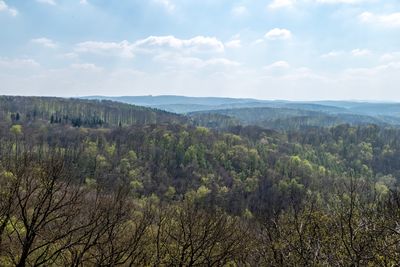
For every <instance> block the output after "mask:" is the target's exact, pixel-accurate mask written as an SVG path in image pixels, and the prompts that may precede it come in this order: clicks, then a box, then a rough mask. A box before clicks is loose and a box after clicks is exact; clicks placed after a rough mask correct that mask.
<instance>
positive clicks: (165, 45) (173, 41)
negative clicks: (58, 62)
mask: <svg viewBox="0 0 400 267" xmlns="http://www.w3.org/2000/svg"><path fill="white" fill-rule="evenodd" d="M171 50H173V51H179V52H183V53H192V52H197V53H200V52H201V53H205V52H211V53H220V52H223V51H224V44H223V43H222V42H221V41H220V40H218V39H217V38H215V37H205V36H196V37H194V38H191V39H179V38H176V37H174V36H149V37H147V38H145V39H140V40H137V41H135V42H129V41H126V40H124V41H122V42H98V41H87V42H82V43H78V44H77V45H76V46H75V52H78V53H92V54H98V55H103V56H108V55H111V56H115V55H116V56H119V57H122V58H128V59H130V58H133V57H134V56H135V54H136V53H153V52H161V51H171Z"/></svg>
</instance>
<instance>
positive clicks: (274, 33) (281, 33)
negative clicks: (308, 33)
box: [265, 28, 292, 40]
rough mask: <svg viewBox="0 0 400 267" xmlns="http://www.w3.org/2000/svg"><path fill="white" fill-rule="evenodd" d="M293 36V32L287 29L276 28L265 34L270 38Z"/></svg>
mask: <svg viewBox="0 0 400 267" xmlns="http://www.w3.org/2000/svg"><path fill="white" fill-rule="evenodd" d="M291 37H292V33H291V32H290V31H289V30H287V29H279V28H275V29H272V30H270V31H269V32H267V33H266V34H265V38H267V39H269V40H287V39H290V38H291Z"/></svg>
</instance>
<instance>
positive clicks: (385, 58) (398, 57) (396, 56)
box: [380, 52, 400, 62]
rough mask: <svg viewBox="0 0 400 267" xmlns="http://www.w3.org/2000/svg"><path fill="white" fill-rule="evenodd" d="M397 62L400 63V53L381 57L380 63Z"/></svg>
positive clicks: (386, 54)
mask: <svg viewBox="0 0 400 267" xmlns="http://www.w3.org/2000/svg"><path fill="white" fill-rule="evenodd" d="M395 60H398V61H400V52H391V53H385V54H383V55H382V56H381V57H380V61H383V62H392V61H395Z"/></svg>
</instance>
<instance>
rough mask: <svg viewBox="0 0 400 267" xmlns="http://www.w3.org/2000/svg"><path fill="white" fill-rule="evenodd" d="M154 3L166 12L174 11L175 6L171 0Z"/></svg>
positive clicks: (158, 0)
mask: <svg viewBox="0 0 400 267" xmlns="http://www.w3.org/2000/svg"><path fill="white" fill-rule="evenodd" d="M153 2H154V3H156V4H158V5H161V6H162V7H164V8H165V10H167V11H168V12H173V11H174V10H175V5H174V3H172V1H171V0H153Z"/></svg>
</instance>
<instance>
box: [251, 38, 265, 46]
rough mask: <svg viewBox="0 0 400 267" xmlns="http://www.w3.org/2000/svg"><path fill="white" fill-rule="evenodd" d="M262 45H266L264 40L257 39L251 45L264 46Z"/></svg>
mask: <svg viewBox="0 0 400 267" xmlns="http://www.w3.org/2000/svg"><path fill="white" fill-rule="evenodd" d="M262 43H264V39H257V40H255V41H254V42H252V43H251V44H252V45H259V44H262Z"/></svg>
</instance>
